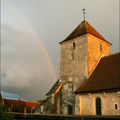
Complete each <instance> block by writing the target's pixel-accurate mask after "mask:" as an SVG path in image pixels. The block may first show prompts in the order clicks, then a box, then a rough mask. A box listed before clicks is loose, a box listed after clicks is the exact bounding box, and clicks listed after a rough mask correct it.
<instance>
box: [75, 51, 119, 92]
mask: <svg viewBox="0 0 120 120" xmlns="http://www.w3.org/2000/svg"><path fill="white" fill-rule="evenodd" d="M114 90H120V53H117V54H113V55H110V56H106V57H103V58H102V59H101V60H100V62H99V63H98V65H97V67H96V69H95V70H94V71H93V73H92V74H91V75H90V77H89V78H88V79H87V80H85V81H83V83H82V84H81V85H80V87H79V88H78V89H77V90H76V92H75V93H87V92H99V91H114Z"/></svg>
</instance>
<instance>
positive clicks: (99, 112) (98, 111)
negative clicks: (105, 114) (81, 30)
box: [96, 97, 102, 115]
mask: <svg viewBox="0 0 120 120" xmlns="http://www.w3.org/2000/svg"><path fill="white" fill-rule="evenodd" d="M101 113H102V112H101V98H99V97H97V98H96V115H101Z"/></svg>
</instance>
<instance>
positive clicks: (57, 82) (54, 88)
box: [46, 79, 61, 95]
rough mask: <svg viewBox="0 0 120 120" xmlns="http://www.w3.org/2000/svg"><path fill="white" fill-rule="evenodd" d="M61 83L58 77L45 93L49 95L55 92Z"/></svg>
mask: <svg viewBox="0 0 120 120" xmlns="http://www.w3.org/2000/svg"><path fill="white" fill-rule="evenodd" d="M60 85H61V82H60V81H59V79H58V80H57V81H56V82H55V84H54V85H53V86H52V87H51V89H50V90H49V92H48V93H47V94H46V95H50V94H52V93H55V91H56V89H57V88H58V87H59V86H60Z"/></svg>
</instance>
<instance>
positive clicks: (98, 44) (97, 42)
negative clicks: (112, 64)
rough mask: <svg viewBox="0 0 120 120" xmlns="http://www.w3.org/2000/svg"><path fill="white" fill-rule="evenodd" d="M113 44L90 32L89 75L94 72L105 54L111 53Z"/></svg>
mask: <svg viewBox="0 0 120 120" xmlns="http://www.w3.org/2000/svg"><path fill="white" fill-rule="evenodd" d="M110 46H111V44H109V43H107V42H105V41H104V40H101V39H99V38H97V37H95V36H93V35H91V34H88V75H89V74H91V73H92V72H93V70H94V69H95V67H96V65H97V64H98V62H99V61H100V59H101V58H102V57H103V56H107V55H110V53H111V52H110Z"/></svg>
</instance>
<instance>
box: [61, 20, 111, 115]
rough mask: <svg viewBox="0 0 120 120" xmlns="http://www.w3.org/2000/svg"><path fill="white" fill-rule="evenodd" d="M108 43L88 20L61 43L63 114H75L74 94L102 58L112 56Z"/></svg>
mask: <svg viewBox="0 0 120 120" xmlns="http://www.w3.org/2000/svg"><path fill="white" fill-rule="evenodd" d="M110 46H111V43H109V42H108V41H107V40H105V38H104V37H102V35H100V34H99V33H98V32H97V31H96V30H95V29H94V28H93V27H92V26H91V25H90V24H89V23H88V22H87V21H86V20H84V21H82V22H81V23H80V24H79V25H78V27H77V28H76V29H75V30H74V31H73V32H72V33H71V34H70V35H69V36H68V37H67V38H66V39H65V40H63V41H62V42H60V49H61V60H60V79H61V81H62V83H63V87H62V113H63V114H74V111H75V95H74V91H75V90H76V89H77V88H78V87H79V86H80V84H81V82H82V81H83V80H85V79H86V78H88V76H89V75H90V74H91V73H92V71H93V70H94V68H95V67H96V65H97V64H98V62H99V60H100V58H101V57H102V56H106V55H109V54H110Z"/></svg>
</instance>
